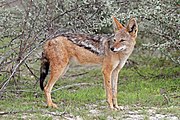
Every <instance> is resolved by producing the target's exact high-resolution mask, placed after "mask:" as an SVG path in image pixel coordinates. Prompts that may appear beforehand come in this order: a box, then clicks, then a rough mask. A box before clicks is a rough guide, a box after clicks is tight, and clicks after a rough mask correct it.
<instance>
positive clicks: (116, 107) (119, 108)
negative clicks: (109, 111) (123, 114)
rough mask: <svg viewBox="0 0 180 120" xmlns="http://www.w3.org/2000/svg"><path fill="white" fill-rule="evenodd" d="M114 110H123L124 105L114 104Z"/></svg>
mask: <svg viewBox="0 0 180 120" xmlns="http://www.w3.org/2000/svg"><path fill="white" fill-rule="evenodd" d="M114 110H124V107H122V106H118V105H115V106H114Z"/></svg>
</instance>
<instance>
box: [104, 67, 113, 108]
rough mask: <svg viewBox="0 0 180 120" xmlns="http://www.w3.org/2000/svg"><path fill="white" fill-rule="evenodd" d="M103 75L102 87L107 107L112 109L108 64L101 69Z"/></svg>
mask: <svg viewBox="0 0 180 120" xmlns="http://www.w3.org/2000/svg"><path fill="white" fill-rule="evenodd" d="M102 73H103V77H104V87H105V91H106V99H107V102H108V104H109V107H110V108H111V109H113V108H114V107H113V101H112V85H111V75H112V69H111V68H110V67H109V66H106V67H104V68H103V69H102Z"/></svg>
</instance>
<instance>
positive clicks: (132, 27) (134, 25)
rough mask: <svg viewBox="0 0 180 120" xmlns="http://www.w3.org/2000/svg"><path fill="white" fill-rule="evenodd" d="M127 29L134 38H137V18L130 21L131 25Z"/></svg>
mask: <svg viewBox="0 0 180 120" xmlns="http://www.w3.org/2000/svg"><path fill="white" fill-rule="evenodd" d="M126 29H127V31H128V32H129V34H130V35H131V36H132V37H135V38H136V37H137V32H138V25H137V22H136V19H135V18H131V19H130V20H129V23H128V25H127V28H126Z"/></svg>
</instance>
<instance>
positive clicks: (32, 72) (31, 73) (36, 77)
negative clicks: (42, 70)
mask: <svg viewBox="0 0 180 120" xmlns="http://www.w3.org/2000/svg"><path fill="white" fill-rule="evenodd" d="M25 66H26V67H27V69H28V70H29V72H30V73H31V74H32V75H33V76H34V77H35V78H36V80H39V78H38V77H37V76H36V75H35V74H34V73H33V71H32V70H31V69H30V67H29V66H28V64H27V63H26V62H25Z"/></svg>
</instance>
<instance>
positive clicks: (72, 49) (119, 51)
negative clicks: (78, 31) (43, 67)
mask: <svg viewBox="0 0 180 120" xmlns="http://www.w3.org/2000/svg"><path fill="white" fill-rule="evenodd" d="M113 22H114V31H115V36H114V39H115V40H111V41H110V45H109V46H108V45H107V44H108V43H107V42H106V41H105V43H104V44H102V45H104V50H105V53H104V54H103V55H98V54H95V53H93V52H92V51H90V50H88V49H85V48H84V47H82V46H78V45H77V44H75V43H73V42H72V41H70V40H68V37H65V36H59V37H56V38H54V39H52V40H48V41H47V42H46V43H45V45H44V52H43V53H44V54H45V57H46V58H47V60H48V61H49V63H50V69H51V74H50V79H49V80H48V83H47V85H46V86H45V88H44V92H45V96H46V100H47V105H48V106H52V107H55V108H56V107H57V105H56V104H54V103H53V102H52V100H51V90H52V87H53V85H54V84H55V82H56V81H57V80H58V79H59V77H60V76H61V75H63V74H64V73H65V71H66V70H67V68H68V65H69V62H70V61H71V59H75V60H76V61H78V62H79V63H81V64H101V65H102V73H103V77H104V86H105V91H106V97H107V102H108V104H109V107H110V108H111V109H118V108H119V107H118V103H117V82H118V74H119V71H120V70H121V69H122V67H123V66H124V64H125V62H126V60H127V59H128V57H129V56H130V54H131V53H132V51H133V49H134V45H135V43H136V41H135V39H136V36H137V23H136V20H135V19H134V18H133V19H130V21H129V23H128V25H127V27H123V26H122V25H121V24H120V23H119V22H118V21H117V19H116V18H114V17H113ZM79 39H80V38H79Z"/></svg>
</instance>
